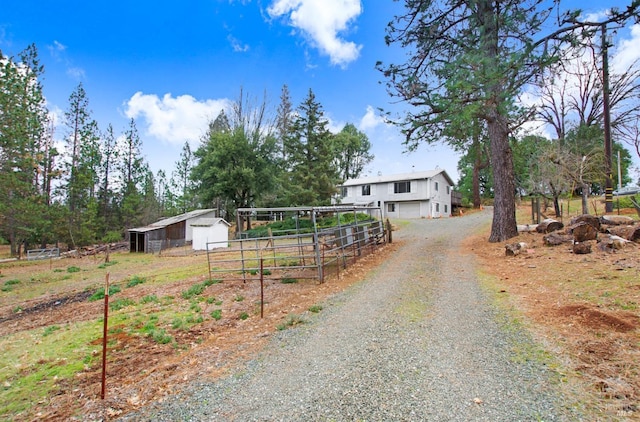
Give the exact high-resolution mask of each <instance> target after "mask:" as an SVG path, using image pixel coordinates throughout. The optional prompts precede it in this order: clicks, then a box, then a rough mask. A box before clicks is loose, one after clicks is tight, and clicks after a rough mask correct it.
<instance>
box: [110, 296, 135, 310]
mask: <svg viewBox="0 0 640 422" xmlns="http://www.w3.org/2000/svg"><path fill="white" fill-rule="evenodd" d="M135 304H136V302H135V301H134V300H132V299H129V298H128V297H123V298H118V299H116V300H114V301H113V302H110V303H109V309H112V310H114V311H119V310H120V309H123V308H126V307H127V306H131V305H135Z"/></svg>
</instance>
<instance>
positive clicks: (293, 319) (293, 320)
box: [276, 314, 306, 331]
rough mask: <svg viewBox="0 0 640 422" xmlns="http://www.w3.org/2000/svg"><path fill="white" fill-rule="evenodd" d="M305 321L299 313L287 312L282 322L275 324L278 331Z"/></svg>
mask: <svg viewBox="0 0 640 422" xmlns="http://www.w3.org/2000/svg"><path fill="white" fill-rule="evenodd" d="M305 322H306V321H305V320H304V318H302V317H301V316H300V315H296V314H289V315H288V316H287V319H286V320H285V321H284V322H283V323H282V324H278V325H276V329H277V330H279V331H282V330H286V329H287V328H291V327H295V326H296V325H300V324H304V323H305Z"/></svg>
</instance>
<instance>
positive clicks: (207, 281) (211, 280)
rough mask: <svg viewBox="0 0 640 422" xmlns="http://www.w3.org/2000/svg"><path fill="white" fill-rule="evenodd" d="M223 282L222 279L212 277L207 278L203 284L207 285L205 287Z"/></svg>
mask: <svg viewBox="0 0 640 422" xmlns="http://www.w3.org/2000/svg"><path fill="white" fill-rule="evenodd" d="M219 283H222V280H219V279H217V278H212V279H209V280H205V281H204V282H203V283H202V284H204V285H205V287H209V286H213V285H214V284H219Z"/></svg>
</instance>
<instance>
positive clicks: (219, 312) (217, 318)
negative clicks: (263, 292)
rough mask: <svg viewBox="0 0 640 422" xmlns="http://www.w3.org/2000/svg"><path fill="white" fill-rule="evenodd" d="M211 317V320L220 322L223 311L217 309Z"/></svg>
mask: <svg viewBox="0 0 640 422" xmlns="http://www.w3.org/2000/svg"><path fill="white" fill-rule="evenodd" d="M210 315H211V318H213V319H215V320H216V321H219V320H220V319H222V309H216V310H215V311H212V312H211V314H210Z"/></svg>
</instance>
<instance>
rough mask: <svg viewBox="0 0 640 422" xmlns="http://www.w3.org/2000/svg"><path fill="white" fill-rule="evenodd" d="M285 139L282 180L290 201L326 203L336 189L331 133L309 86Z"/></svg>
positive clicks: (311, 203)
mask: <svg viewBox="0 0 640 422" xmlns="http://www.w3.org/2000/svg"><path fill="white" fill-rule="evenodd" d="M298 111H299V113H298V115H297V116H296V117H295V119H294V121H293V124H292V126H291V132H290V134H289V135H288V136H287V138H286V139H285V148H286V150H287V151H288V152H287V163H288V166H287V167H288V168H289V169H290V171H289V174H288V180H287V183H286V188H287V195H288V203H289V204H290V205H304V206H310V205H329V204H330V203H331V198H332V196H333V195H334V194H335V192H336V185H337V184H338V170H337V168H336V165H335V160H334V155H333V153H332V150H333V145H332V142H333V135H332V134H331V133H330V132H329V130H328V129H327V126H328V121H327V120H326V119H325V117H324V112H323V110H322V106H321V105H320V103H318V102H317V101H316V98H315V95H314V93H313V91H312V90H311V89H310V90H309V94H308V96H307V98H306V99H305V100H304V102H303V103H302V104H301V105H300V107H299V108H298Z"/></svg>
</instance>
